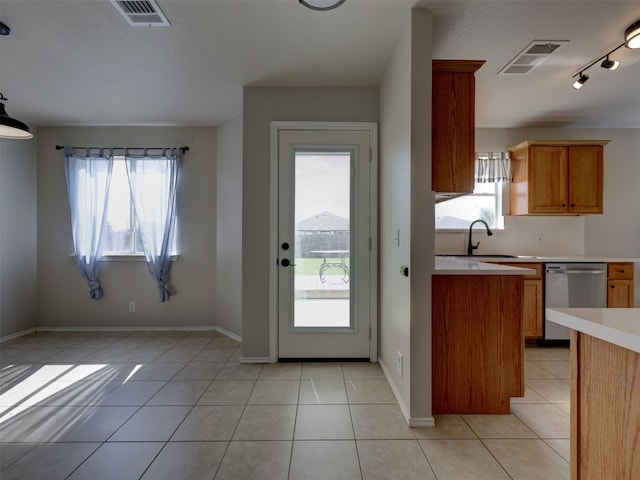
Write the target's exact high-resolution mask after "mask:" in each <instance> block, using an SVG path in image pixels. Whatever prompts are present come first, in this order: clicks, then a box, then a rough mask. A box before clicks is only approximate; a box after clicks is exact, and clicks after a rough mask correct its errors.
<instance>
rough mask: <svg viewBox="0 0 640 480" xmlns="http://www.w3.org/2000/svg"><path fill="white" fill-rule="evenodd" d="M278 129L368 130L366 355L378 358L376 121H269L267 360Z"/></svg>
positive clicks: (274, 280) (274, 316) (272, 340)
mask: <svg viewBox="0 0 640 480" xmlns="http://www.w3.org/2000/svg"><path fill="white" fill-rule="evenodd" d="M280 130H336V131H348V130H357V131H367V132H368V133H369V138H370V141H371V143H370V152H369V153H370V160H371V170H370V175H371V178H370V180H371V193H370V199H369V202H370V222H369V225H370V232H369V234H370V237H371V243H370V246H371V248H370V255H369V268H370V270H369V271H370V275H369V312H370V316H371V318H370V319H369V322H370V323H369V325H370V336H369V359H370V361H372V362H376V361H377V359H378V124H377V122H285V121H272V122H271V134H270V137H271V154H270V159H271V160H270V198H269V212H270V214H269V361H270V362H271V363H276V362H277V361H278V265H277V263H276V261H277V259H278V255H279V249H278V221H279V218H278V189H279V185H278V166H279V162H278V137H279V133H280Z"/></svg>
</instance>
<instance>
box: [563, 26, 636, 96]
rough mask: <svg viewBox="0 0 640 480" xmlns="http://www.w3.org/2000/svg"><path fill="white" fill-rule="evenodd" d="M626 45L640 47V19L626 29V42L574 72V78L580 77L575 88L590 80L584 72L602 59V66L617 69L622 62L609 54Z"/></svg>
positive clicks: (575, 83) (577, 88)
mask: <svg viewBox="0 0 640 480" xmlns="http://www.w3.org/2000/svg"><path fill="white" fill-rule="evenodd" d="M625 46H626V47H627V48H640V19H639V20H636V21H635V22H633V23H632V24H631V25H629V26H628V27H627V29H626V30H625V31H624V43H621V44H620V45H618V46H617V47H616V48H614V49H613V50H610V51H609V52H607V53H605V54H604V55H602V56H601V57H599V58H597V59H596V60H594V61H593V62H591V63H590V64H588V65H585V66H584V67H582V68H581V69H580V70H578V73H574V74H573V78H576V77H579V78H578V79H577V80H576V81H575V82H574V84H573V88H575V89H576V90H579V89H581V88H582V86H583V85H584V84H585V83H586V82H587V80H589V76H588V75H585V74H584V72H586V71H587V70H589V69H590V68H591V67H593V66H594V65H595V64H596V63H598V62H599V61H600V60H602V63H601V64H600V66H601V67H602V68H606V69H607V70H616V69H617V68H618V67H619V66H620V62H619V61H618V60H611V59H610V58H609V55H611V54H612V53H614V52H615V51H617V50H619V49H620V48H622V47H625Z"/></svg>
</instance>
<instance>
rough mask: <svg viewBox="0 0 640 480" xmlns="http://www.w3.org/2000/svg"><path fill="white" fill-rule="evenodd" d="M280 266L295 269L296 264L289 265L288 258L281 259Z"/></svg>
mask: <svg viewBox="0 0 640 480" xmlns="http://www.w3.org/2000/svg"><path fill="white" fill-rule="evenodd" d="M280 265H282V266H283V267H295V266H296V264H295V263H291V262H290V261H289V259H288V258H283V259H282V260H280Z"/></svg>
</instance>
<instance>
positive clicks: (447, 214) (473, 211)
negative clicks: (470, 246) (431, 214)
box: [435, 182, 508, 232]
mask: <svg viewBox="0 0 640 480" xmlns="http://www.w3.org/2000/svg"><path fill="white" fill-rule="evenodd" d="M503 185H508V184H503V183H500V182H493V183H476V184H475V188H474V190H473V193H472V194H469V195H464V196H461V197H456V198H453V199H451V200H447V201H445V202H440V203H437V204H436V206H435V209H436V211H435V219H436V231H439V232H445V231H462V230H465V231H466V230H468V229H469V225H471V222H473V221H474V220H478V219H481V220H484V221H485V222H487V224H488V225H489V227H490V228H491V229H492V230H504V216H503V215H502V187H503ZM477 228H484V226H483V225H482V224H477ZM474 229H475V228H474Z"/></svg>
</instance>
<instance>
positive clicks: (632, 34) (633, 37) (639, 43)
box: [624, 19, 640, 48]
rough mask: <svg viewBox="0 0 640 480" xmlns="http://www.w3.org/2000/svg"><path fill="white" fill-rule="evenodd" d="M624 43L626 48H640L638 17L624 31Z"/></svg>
mask: <svg viewBox="0 0 640 480" xmlns="http://www.w3.org/2000/svg"><path fill="white" fill-rule="evenodd" d="M624 43H625V45H626V46H627V48H640V19H638V20H636V21H635V22H633V23H632V24H631V25H629V26H628V27H627V29H626V30H625V31H624Z"/></svg>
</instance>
